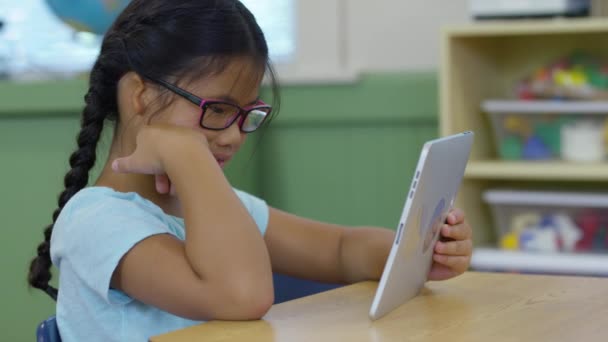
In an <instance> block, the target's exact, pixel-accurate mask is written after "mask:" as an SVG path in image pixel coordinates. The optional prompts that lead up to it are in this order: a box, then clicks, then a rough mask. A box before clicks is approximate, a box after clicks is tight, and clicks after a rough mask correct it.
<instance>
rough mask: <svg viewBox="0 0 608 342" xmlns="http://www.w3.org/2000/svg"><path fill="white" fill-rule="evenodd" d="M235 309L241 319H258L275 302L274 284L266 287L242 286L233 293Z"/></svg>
mask: <svg viewBox="0 0 608 342" xmlns="http://www.w3.org/2000/svg"><path fill="white" fill-rule="evenodd" d="M233 296H234V297H233V300H232V302H233V303H234V304H233V305H234V307H235V309H236V310H235V311H236V312H238V315H239V316H241V317H240V318H238V319H239V320H257V319H260V318H262V317H264V315H266V313H267V312H268V310H270V308H271V307H272V304H273V303H274V289H273V288H272V285H271V286H269V287H264V288H251V287H250V288H240V289H238V290H236V291H235V292H234V294H233Z"/></svg>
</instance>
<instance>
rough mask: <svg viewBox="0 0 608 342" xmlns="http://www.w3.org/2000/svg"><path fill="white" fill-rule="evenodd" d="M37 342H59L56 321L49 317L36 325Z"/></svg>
mask: <svg viewBox="0 0 608 342" xmlns="http://www.w3.org/2000/svg"><path fill="white" fill-rule="evenodd" d="M36 341H37V342H61V337H60V336H59V329H58V328H57V320H56V319H55V316H51V317H49V318H47V319H46V320H44V321H43V322H42V323H40V324H39V325H38V329H36Z"/></svg>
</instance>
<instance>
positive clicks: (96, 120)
mask: <svg viewBox="0 0 608 342" xmlns="http://www.w3.org/2000/svg"><path fill="white" fill-rule="evenodd" d="M98 72H99V68H97V72H95V70H94V71H93V73H92V74H91V80H92V82H91V84H95V82H93V79H94V76H96V74H97V73H98ZM109 94H111V93H109ZM103 99H104V97H103V96H102V94H101V93H100V92H99V91H98V90H97V89H96V87H95V86H91V88H90V89H89V92H88V93H87V95H86V96H85V102H86V106H85V108H84V110H83V113H82V120H81V129H80V133H79V134H78V138H77V143H78V148H77V149H76V151H74V153H72V155H71V156H70V167H71V169H70V171H68V173H67V174H66V175H65V178H64V185H65V190H63V192H62V193H61V194H60V195H59V199H58V203H57V204H58V207H57V209H56V210H55V212H54V213H53V222H52V223H51V224H50V225H48V226H47V227H46V229H45V230H44V241H43V242H42V243H40V245H39V246H38V250H37V251H38V255H37V256H36V257H35V258H34V259H33V260H32V262H31V264H30V272H29V276H28V282H29V284H30V286H32V287H35V288H38V289H41V290H43V291H44V292H46V293H47V294H48V295H49V296H51V298H53V299H54V300H57V292H58V291H57V289H55V288H53V287H52V286H50V285H49V281H50V280H51V277H52V274H51V271H50V268H51V241H50V240H51V234H52V232H53V226H54V224H55V222H56V221H57V217H59V214H60V213H61V210H62V209H63V207H64V206H65V204H66V203H67V202H68V201H69V200H70V198H72V196H74V194H76V193H77V192H78V191H80V190H82V189H83V188H84V187H85V186H86V185H87V183H88V181H89V171H90V170H91V168H92V167H93V165H94V164H95V159H96V149H97V142H98V141H99V137H100V136H101V132H102V130H103V125H104V120H105V118H106V115H107V114H109V113H108V112H107V111H106V110H110V111H111V108H104V106H103V105H102V100H103ZM110 103H111V102H110Z"/></svg>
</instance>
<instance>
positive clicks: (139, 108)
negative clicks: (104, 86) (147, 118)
mask: <svg viewBox="0 0 608 342" xmlns="http://www.w3.org/2000/svg"><path fill="white" fill-rule="evenodd" d="M152 91H153V89H151V88H150V86H149V85H148V84H147V83H146V82H144V80H143V79H142V78H141V76H139V75H138V74H137V73H135V72H133V71H129V72H128V73H126V74H125V75H124V76H123V77H122V78H121V79H120V82H119V85H118V92H119V96H118V97H119V102H121V107H122V108H124V112H125V113H129V114H130V115H144V113H145V112H146V108H147V106H148V105H149V104H150V102H151V99H152V94H151V93H152Z"/></svg>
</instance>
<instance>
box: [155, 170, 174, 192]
mask: <svg viewBox="0 0 608 342" xmlns="http://www.w3.org/2000/svg"><path fill="white" fill-rule="evenodd" d="M154 178H155V184H156V191H157V192H158V193H159V194H163V195H164V194H167V193H169V191H170V188H171V184H170V182H169V177H167V175H155V176H154Z"/></svg>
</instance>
